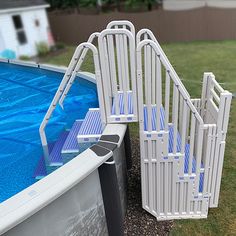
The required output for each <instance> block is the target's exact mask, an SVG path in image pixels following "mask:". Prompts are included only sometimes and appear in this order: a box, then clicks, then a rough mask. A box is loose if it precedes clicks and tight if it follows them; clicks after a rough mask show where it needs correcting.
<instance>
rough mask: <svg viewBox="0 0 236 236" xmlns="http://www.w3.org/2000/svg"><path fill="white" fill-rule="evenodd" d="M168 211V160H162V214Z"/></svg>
mask: <svg viewBox="0 0 236 236" xmlns="http://www.w3.org/2000/svg"><path fill="white" fill-rule="evenodd" d="M167 212H168V162H164V214H165V216H167Z"/></svg>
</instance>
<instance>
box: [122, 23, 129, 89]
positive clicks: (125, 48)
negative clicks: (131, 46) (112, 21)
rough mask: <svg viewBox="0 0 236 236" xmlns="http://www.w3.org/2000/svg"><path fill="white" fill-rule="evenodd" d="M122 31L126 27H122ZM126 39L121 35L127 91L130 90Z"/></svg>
mask: <svg viewBox="0 0 236 236" xmlns="http://www.w3.org/2000/svg"><path fill="white" fill-rule="evenodd" d="M123 28H124V29H126V28H127V27H126V26H125V25H124V26H123ZM127 41H128V39H127V36H126V35H123V42H124V62H125V78H127V90H130V83H129V82H130V81H129V60H128V46H127V45H128V42H127Z"/></svg>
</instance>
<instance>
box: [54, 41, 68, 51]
mask: <svg viewBox="0 0 236 236" xmlns="http://www.w3.org/2000/svg"><path fill="white" fill-rule="evenodd" d="M65 47H66V46H65V44H64V43H62V42H57V43H56V44H55V48H56V49H64V48H65Z"/></svg>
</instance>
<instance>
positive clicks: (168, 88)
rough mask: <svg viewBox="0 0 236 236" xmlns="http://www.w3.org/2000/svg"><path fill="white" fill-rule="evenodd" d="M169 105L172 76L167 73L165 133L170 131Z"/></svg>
mask: <svg viewBox="0 0 236 236" xmlns="http://www.w3.org/2000/svg"><path fill="white" fill-rule="evenodd" d="M169 103H170V76H169V73H168V72H166V83H165V131H168V129H169V128H168V123H169Z"/></svg>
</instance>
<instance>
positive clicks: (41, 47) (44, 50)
mask: <svg viewBox="0 0 236 236" xmlns="http://www.w3.org/2000/svg"><path fill="white" fill-rule="evenodd" d="M36 48H37V54H38V55H39V56H45V55H47V54H48V53H49V51H50V49H49V47H48V44H47V43H46V42H40V43H37V44H36Z"/></svg>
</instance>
